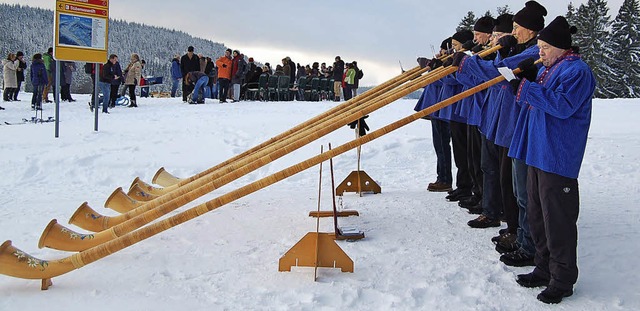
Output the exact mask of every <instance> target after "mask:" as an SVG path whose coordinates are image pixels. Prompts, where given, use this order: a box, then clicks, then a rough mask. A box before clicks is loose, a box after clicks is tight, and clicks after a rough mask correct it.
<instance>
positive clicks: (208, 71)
mask: <svg viewBox="0 0 640 311" xmlns="http://www.w3.org/2000/svg"><path fill="white" fill-rule="evenodd" d="M215 69H216V67H215V66H214V65H213V62H207V65H206V66H205V67H204V74H205V75H207V77H209V83H207V85H208V86H213V83H215V81H214V78H215V77H216V76H217V72H216V70H215Z"/></svg>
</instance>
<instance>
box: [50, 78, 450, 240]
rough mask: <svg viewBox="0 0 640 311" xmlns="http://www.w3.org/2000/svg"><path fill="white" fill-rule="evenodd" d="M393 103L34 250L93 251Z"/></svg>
mask: <svg viewBox="0 0 640 311" xmlns="http://www.w3.org/2000/svg"><path fill="white" fill-rule="evenodd" d="M453 71H455V68H452V69H449V70H448V71H442V73H441V74H440V75H436V76H434V77H426V76H425V77H422V78H419V79H416V80H415V81H413V82H411V85H418V86H420V87H422V86H423V85H424V84H425V83H430V82H433V81H436V80H439V79H441V78H442V77H443V76H444V75H446V74H449V73H451V72H453ZM403 88H404V92H400V91H396V92H392V95H389V96H397V95H393V94H398V93H399V94H401V95H400V97H402V96H405V95H407V94H408V93H407V91H406V89H407V88H409V86H403ZM394 91H395V90H394ZM409 93H410V92H409ZM396 99H397V98H392V99H391V100H389V99H388V98H387V97H385V98H383V99H381V100H379V101H371V102H372V103H369V104H366V105H361V106H359V107H354V108H353V109H352V110H356V111H347V112H344V113H343V115H339V116H338V117H336V118H340V119H338V120H336V119H335V118H330V119H329V120H328V121H326V122H324V123H320V124H318V126H316V128H315V129H314V130H313V131H311V132H310V133H301V134H299V135H297V136H300V138H299V139H298V140H296V141H294V142H292V143H290V144H288V145H286V146H282V147H279V148H275V150H273V151H272V152H271V153H269V154H267V155H264V156H262V157H261V158H259V159H256V160H253V162H250V163H248V164H246V165H245V166H243V167H240V168H236V169H234V170H231V171H228V172H227V174H225V175H223V176H216V179H214V180H211V178H205V180H204V182H202V180H201V181H197V182H193V183H191V184H190V185H189V186H184V187H183V188H182V189H185V187H187V188H190V189H193V190H189V192H187V193H184V194H183V195H181V196H180V197H178V198H175V199H173V200H171V201H169V202H167V203H165V204H162V205H160V206H157V207H155V208H153V209H148V208H146V206H145V207H144V208H138V209H136V210H135V212H130V213H128V216H133V215H134V214H135V215H136V216H135V217H133V218H130V219H129V220H127V221H125V222H123V223H120V224H118V225H116V226H114V227H111V228H109V229H106V230H103V231H100V232H98V233H95V234H81V233H77V232H75V231H73V230H71V229H68V228H65V227H64V226H62V225H61V224H59V223H58V222H57V221H56V220H55V219H54V220H52V221H51V222H50V223H49V225H47V227H46V228H45V230H44V232H43V233H42V236H41V238H40V241H39V243H38V247H49V248H54V249H58V250H65V251H82V250H85V249H88V248H90V247H94V246H96V245H99V244H102V243H105V242H107V241H109V240H112V239H114V238H116V237H118V236H121V235H123V234H126V233H128V232H131V231H133V230H135V229H138V228H140V227H142V226H144V225H145V224H147V223H149V222H151V221H153V220H155V219H157V218H159V217H162V216H163V215H165V214H167V213H169V212H171V211H173V210H175V209H177V208H178V207H180V206H183V205H184V204H187V203H189V202H191V201H193V200H195V199H197V198H199V197H200V196H203V195H205V194H207V193H209V192H211V191H213V190H214V189H216V188H219V187H220V186H222V185H225V184H227V183H229V182H231V181H233V180H235V179H237V178H240V177H242V176H244V175H246V174H248V173H249V172H250V171H253V170H255V169H258V168H260V167H262V166H264V165H266V164H268V163H270V162H272V161H273V160H275V159H277V158H280V157H282V156H285V155H287V154H289V153H291V152H293V151H295V150H296V149H299V148H301V147H302V146H305V145H307V144H309V143H311V142H313V141H315V140H317V139H319V138H321V137H323V136H325V135H326V134H328V133H331V132H333V131H335V130H336V129H338V128H340V127H342V126H343V125H344V124H346V123H345V122H347V121H345V119H346V120H350V119H347V118H349V116H351V115H353V114H354V113H355V114H358V115H359V116H360V117H361V116H364V115H365V114H369V113H371V112H373V111H375V110H377V109H380V108H381V107H384V106H386V105H388V104H390V103H391V102H393V101H395V100H396ZM356 120H357V119H356ZM327 123H328V124H327ZM294 137H296V136H294ZM212 174H214V175H217V174H215V173H212ZM200 184H202V185H201V186H199V187H198V188H195V185H200ZM82 208H83V209H84V210H85V211H89V207H88V205H86V204H83V206H82ZM153 211H162V212H161V213H157V212H155V213H152V212H153ZM89 215H91V216H90V217H89V218H86V219H90V220H91V221H95V222H97V223H102V224H104V222H105V220H106V219H105V218H103V217H96V216H97V215H96V212H95V211H93V210H91V211H89ZM75 216H77V214H74V216H73V217H75ZM73 217H72V219H73Z"/></svg>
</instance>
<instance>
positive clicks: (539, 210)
mask: <svg viewBox="0 0 640 311" xmlns="http://www.w3.org/2000/svg"><path fill="white" fill-rule="evenodd" d="M574 33H576V28H575V27H570V26H569V24H568V23H567V20H566V19H565V18H564V17H562V16H558V17H557V18H556V19H555V20H553V22H551V23H550V24H549V26H547V27H546V28H545V29H543V30H542V31H540V33H539V36H538V47H539V49H540V58H541V59H542V63H543V65H544V67H543V68H541V69H540V70H537V68H536V67H535V66H534V65H533V59H531V60H529V61H523V62H522V63H521V64H519V66H518V67H520V68H521V69H522V70H523V73H522V75H521V76H522V77H524V78H523V79H522V82H521V83H519V84H516V85H517V93H516V103H517V104H518V105H519V106H520V115H519V117H518V122H517V123H516V127H515V132H514V136H513V141H512V142H511V148H510V149H509V156H512V157H514V158H517V159H520V160H523V161H525V162H526V163H527V165H529V171H528V180H527V192H528V195H529V200H528V205H527V213H528V217H529V225H530V228H531V236H532V238H533V241H534V243H535V246H536V256H535V264H536V267H535V269H534V270H533V272H531V273H529V274H521V275H518V277H517V282H518V283H519V284H520V285H522V286H525V287H537V286H547V288H546V289H545V290H544V291H542V292H541V293H540V294H539V295H538V299H539V300H541V301H543V302H545V303H559V302H560V301H562V298H564V297H569V296H571V295H572V294H573V285H574V284H575V283H576V280H577V278H578V266H577V258H576V257H577V253H576V249H577V244H578V235H577V234H578V232H577V231H578V230H577V225H576V222H577V220H578V211H579V206H580V202H579V195H578V180H577V178H578V173H579V171H580V166H581V164H582V159H583V157H584V153H585V148H586V144H587V134H588V132H589V125H590V123H591V100H592V97H593V92H594V90H595V84H596V81H595V78H594V76H593V73H592V72H591V69H590V68H589V66H588V65H587V64H586V63H585V62H584V61H582V60H581V58H580V55H579V54H578V49H577V48H575V47H572V45H571V34H574Z"/></svg>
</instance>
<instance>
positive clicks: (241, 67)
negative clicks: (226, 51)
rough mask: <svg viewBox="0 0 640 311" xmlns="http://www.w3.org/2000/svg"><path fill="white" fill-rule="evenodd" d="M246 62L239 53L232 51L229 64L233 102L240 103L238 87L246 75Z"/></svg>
mask: <svg viewBox="0 0 640 311" xmlns="http://www.w3.org/2000/svg"><path fill="white" fill-rule="evenodd" d="M246 69H247V62H245V60H244V55H243V54H240V51H238V50H235V51H233V61H232V64H231V84H233V100H234V101H240V86H241V85H242V81H243V80H244V76H245V74H246Z"/></svg>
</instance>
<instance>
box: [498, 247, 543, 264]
mask: <svg viewBox="0 0 640 311" xmlns="http://www.w3.org/2000/svg"><path fill="white" fill-rule="evenodd" d="M500 261H502V262H503V263H504V264H505V265H507V266H511V267H527V266H535V265H536V264H535V263H534V262H533V255H529V254H527V253H525V252H524V251H523V250H522V248H519V249H518V250H517V251H515V252H511V253H506V254H504V255H502V256H500Z"/></svg>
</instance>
